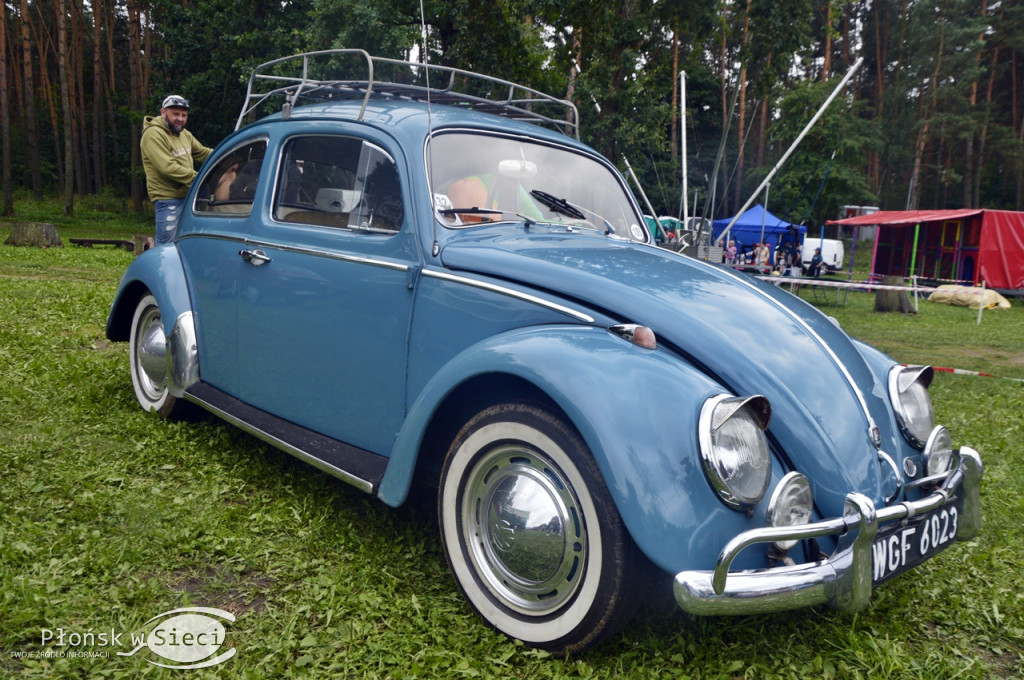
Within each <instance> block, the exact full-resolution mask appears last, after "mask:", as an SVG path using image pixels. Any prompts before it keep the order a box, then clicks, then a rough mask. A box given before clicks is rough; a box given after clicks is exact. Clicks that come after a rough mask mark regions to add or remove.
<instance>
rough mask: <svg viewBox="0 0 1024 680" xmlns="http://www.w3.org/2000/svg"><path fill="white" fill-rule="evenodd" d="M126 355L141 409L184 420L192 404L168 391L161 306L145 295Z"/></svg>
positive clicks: (165, 341) (137, 308)
mask: <svg viewBox="0 0 1024 680" xmlns="http://www.w3.org/2000/svg"><path fill="white" fill-rule="evenodd" d="M128 353H129V356H130V361H131V373H132V388H133V389H134V390H135V398H136V399H137V400H138V402H139V405H140V406H141V407H142V408H143V410H145V411H154V412H156V413H157V414H159V415H160V416H162V417H164V418H167V419H172V420H173V419H180V418H185V417H187V416H188V415H189V414H190V411H191V409H190V406H191V404H189V403H187V402H185V401H184V400H181V399H177V398H176V397H174V395H172V394H171V393H170V390H169V389H168V382H169V379H170V376H169V375H168V363H167V336H166V335H165V334H164V326H163V317H162V315H161V314H160V307H159V305H157V302H156V298H154V297H153V296H152V295H150V294H148V293H147V294H146V295H144V296H143V297H142V299H141V300H139V304H138V305H137V306H136V307H135V315H134V316H133V317H132V332H131V338H130V340H129V350H128Z"/></svg>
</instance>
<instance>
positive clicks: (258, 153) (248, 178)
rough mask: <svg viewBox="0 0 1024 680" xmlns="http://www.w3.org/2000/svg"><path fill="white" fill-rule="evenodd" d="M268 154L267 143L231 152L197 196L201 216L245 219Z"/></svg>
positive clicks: (219, 163) (256, 143) (201, 186)
mask: <svg viewBox="0 0 1024 680" xmlns="http://www.w3.org/2000/svg"><path fill="white" fill-rule="evenodd" d="M266 151H267V140H265V139H261V140H258V141H256V142H252V143H250V144H245V145H243V146H241V147H239V148H237V149H235V150H234V151H231V152H229V153H228V154H227V155H225V156H224V157H223V158H221V159H220V160H219V161H217V164H216V165H215V166H214V167H213V168H212V169H211V170H210V171H209V172H208V173H206V176H205V177H204V178H203V183H202V184H201V185H200V186H199V191H198V192H197V193H196V203H195V211H196V212H197V213H207V214H208V213H217V214H231V215H239V216H244V215H248V214H249V213H250V212H252V201H253V197H254V196H255V195H256V185H257V182H258V180H259V177H260V169H261V168H262V167H263V157H264V155H265V154H266Z"/></svg>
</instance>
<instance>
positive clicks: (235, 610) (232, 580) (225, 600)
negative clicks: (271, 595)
mask: <svg viewBox="0 0 1024 680" xmlns="http://www.w3.org/2000/svg"><path fill="white" fill-rule="evenodd" d="M167 580H168V582H169V585H170V587H171V589H173V590H176V591H178V592H182V593H188V594H189V595H190V596H191V597H192V599H193V601H194V602H195V603H196V604H197V605H199V606H202V607H216V608H217V609H223V610H224V611H229V612H231V613H232V614H235V615H238V614H245V613H251V612H257V613H258V612H261V611H263V610H265V609H266V608H267V598H266V595H265V593H266V592H267V591H268V590H270V589H271V588H272V587H273V586H274V579H272V578H270V577H269V576H266V575H262V574H256V573H253V572H250V571H243V572H241V573H239V572H237V571H235V570H234V569H231V568H229V567H224V566H211V567H207V568H206V569H204V570H203V571H202V572H201V573H196V572H194V571H185V570H179V571H175V572H172V573H171V574H170V576H169V578H168V579H167Z"/></svg>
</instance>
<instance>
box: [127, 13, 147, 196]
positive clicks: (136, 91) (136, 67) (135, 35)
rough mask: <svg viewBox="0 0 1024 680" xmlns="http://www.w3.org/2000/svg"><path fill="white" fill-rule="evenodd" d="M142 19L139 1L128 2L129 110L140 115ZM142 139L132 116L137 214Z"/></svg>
mask: <svg viewBox="0 0 1024 680" xmlns="http://www.w3.org/2000/svg"><path fill="white" fill-rule="evenodd" d="M139 22H140V17H139V3H138V0H128V46H129V47H128V49H129V51H130V52H131V54H130V55H129V56H128V65H129V72H130V81H131V85H130V88H129V89H130V92H129V93H128V102H129V109H130V111H131V113H133V114H134V113H139V112H141V110H142V105H143V97H142V92H141V90H142V74H141V73H140V72H139V71H140V67H141V64H140V62H139V59H138V56H137V55H139V54H140V53H141V51H142V36H141V34H140V25H139ZM141 138H142V123H141V121H136V120H135V116H131V132H130V139H131V142H130V143H131V145H132V162H131V187H132V190H131V194H132V209H133V210H135V212H137V213H140V212H142V180H141V179H140V173H141V170H140V167H139V166H140V165H141V155H142V154H141V151H140V149H139V142H140V141H141Z"/></svg>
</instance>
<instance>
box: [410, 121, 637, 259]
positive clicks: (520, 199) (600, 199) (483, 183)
mask: <svg viewBox="0 0 1024 680" xmlns="http://www.w3.org/2000/svg"><path fill="white" fill-rule="evenodd" d="M427 157H428V165H429V166H430V170H431V178H432V189H433V192H434V207H435V209H436V210H437V212H438V216H439V217H438V218H439V219H440V221H441V223H442V224H444V225H445V226H448V227H451V228H465V227H472V226H478V225H481V224H489V223H493V222H510V221H512V222H523V221H525V222H527V223H528V224H545V225H557V226H558V228H564V229H571V230H594V231H597V232H601V233H604V234H608V235H613V236H617V237H621V238H627V239H631V240H635V241H647V240H648V236H647V231H646V229H645V228H644V227H642V226H641V225H642V224H643V221H642V219H641V218H640V216H639V214H638V213H637V212H636V209H635V208H634V202H633V200H632V199H631V197H630V195H629V193H628V192H627V190H626V188H625V187H624V186H623V184H622V182H621V181H620V179H619V177H618V176H617V175H616V174H615V173H614V172H612V170H611V169H610V168H609V167H608V166H606V165H605V164H604V163H602V162H600V161H599V160H598V159H597V158H595V157H591V156H587V155H584V154H582V153H579V152H577V151H574V150H571V149H568V148H565V147H559V146H552V145H547V144H541V143H537V142H531V141H528V140H525V139H523V138H520V137H517V138H512V137H502V136H498V135H485V134H473V133H466V132H458V133H442V134H437V135H435V136H434V137H433V138H432V142H431V144H430V147H429V149H428V156H427Z"/></svg>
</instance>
